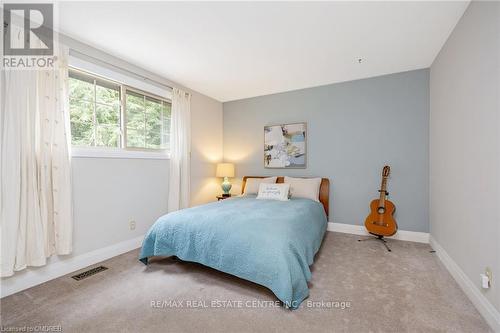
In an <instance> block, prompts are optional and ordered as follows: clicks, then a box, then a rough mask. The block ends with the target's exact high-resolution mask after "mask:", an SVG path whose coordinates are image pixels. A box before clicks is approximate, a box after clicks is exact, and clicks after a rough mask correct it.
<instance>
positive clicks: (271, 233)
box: [139, 197, 327, 309]
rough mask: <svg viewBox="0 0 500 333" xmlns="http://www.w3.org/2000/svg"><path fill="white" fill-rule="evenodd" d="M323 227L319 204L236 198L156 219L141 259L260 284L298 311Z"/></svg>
mask: <svg viewBox="0 0 500 333" xmlns="http://www.w3.org/2000/svg"><path fill="white" fill-rule="evenodd" d="M326 227H327V219H326V215H325V212H324V210H323V206H322V205H321V204H320V203H319V202H315V201H312V200H309V199H291V200H289V201H275V200H257V199H255V197H236V198H231V199H226V200H223V201H221V202H214V203H210V204H206V205H202V206H197V207H193V208H189V209H184V210H180V211H177V212H173V213H170V214H167V215H164V216H162V217H160V218H159V219H158V220H157V221H156V223H155V224H154V225H153V226H152V227H151V229H150V230H149V231H148V233H147V235H146V237H145V239H144V242H143V244H142V250H141V253H140V256H139V259H140V260H141V261H142V262H143V263H145V264H147V262H148V257H152V256H171V255H175V256H177V257H179V258H180V259H182V260H185V261H192V262H197V263H201V264H203V265H206V266H209V267H212V268H215V269H217V270H219V271H222V272H226V273H229V274H232V275H235V276H238V277H240V278H243V279H245V280H249V281H252V282H255V283H258V284H260V285H263V286H265V287H267V288H269V289H271V290H272V291H273V293H274V294H275V295H276V296H277V297H278V299H280V300H281V301H282V302H283V303H284V305H285V306H286V307H290V308H292V309H296V308H297V307H299V305H300V303H301V302H302V301H303V300H304V299H305V298H306V297H307V296H308V295H309V288H308V285H307V282H308V281H309V280H310V279H311V271H310V269H309V266H310V265H312V263H313V259H314V255H315V254H316V252H317V251H318V249H319V247H320V245H321V242H322V240H323V236H324V234H325V231H326Z"/></svg>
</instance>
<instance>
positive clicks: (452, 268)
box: [429, 236, 500, 333]
mask: <svg viewBox="0 0 500 333" xmlns="http://www.w3.org/2000/svg"><path fill="white" fill-rule="evenodd" d="M429 243H430V245H431V247H432V248H433V249H434V251H436V255H437V256H438V258H439V259H440V260H441V262H442V263H443V265H444V266H445V267H446V269H447V270H448V271H449V272H450V274H451V276H453V278H454V279H455V281H457V283H458V285H459V286H460V287H461V288H462V290H463V291H464V293H465V294H466V295H467V297H469V299H470V301H471V302H472V304H474V306H475V307H476V308H477V310H478V311H479V313H480V314H481V315H482V316H483V317H484V319H485V320H486V322H487V323H488V324H489V325H490V327H491V328H492V329H493V331H494V332H499V333H500V312H498V310H497V309H495V307H494V306H493V305H492V304H491V303H490V302H489V301H488V299H487V298H486V297H485V296H484V295H483V294H482V293H481V291H480V290H479V289H478V288H477V287H476V286H475V285H474V283H473V282H472V281H471V279H469V277H468V276H467V275H465V273H464V271H462V269H461V268H460V267H459V266H458V265H457V263H456V262H455V261H454V260H453V259H452V258H451V257H450V256H449V255H448V253H446V251H445V250H444V249H443V248H442V247H441V245H439V243H438V242H436V240H435V239H434V238H433V237H432V236H430V238H429Z"/></svg>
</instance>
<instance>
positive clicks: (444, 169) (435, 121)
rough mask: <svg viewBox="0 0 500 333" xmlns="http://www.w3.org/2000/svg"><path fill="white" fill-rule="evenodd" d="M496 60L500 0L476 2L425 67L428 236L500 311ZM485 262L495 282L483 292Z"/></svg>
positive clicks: (499, 65) (499, 66)
mask: <svg viewBox="0 0 500 333" xmlns="http://www.w3.org/2000/svg"><path fill="white" fill-rule="evenodd" d="M499 59H500V3H498V2H476V1H473V2H472V3H471V4H470V5H469V7H468V9H467V10H466V12H465V13H464V16H463V17H462V19H461V20H460V21H459V22H458V24H457V26H456V28H455V30H454V31H453V33H452V34H451V36H450V37H449V39H448V41H447V42H446V44H445V45H444V46H443V49H442V50H441V52H440V53H439V55H438V57H437V58H436V60H435V61H434V63H433V64H432V67H431V74H430V89H431V113H430V114H431V117H430V134H431V137H430V145H431V151H430V183H431V186H430V199H431V201H430V230H431V236H432V238H433V239H434V240H435V241H437V243H439V244H440V245H441V247H442V248H444V250H445V251H446V252H447V253H448V255H449V256H450V257H451V258H452V259H453V260H454V261H455V262H456V263H457V265H458V266H459V267H460V268H461V269H462V271H463V272H465V274H466V275H467V276H468V277H469V279H470V280H471V281H472V283H473V284H474V285H475V286H476V288H477V289H478V291H477V292H478V293H482V294H484V295H485V296H486V297H487V298H488V299H489V301H490V302H491V303H492V304H493V305H494V306H495V307H496V309H498V310H500V288H499V285H498V284H499V282H500V279H499V277H500V245H499V243H500V208H499V203H500V193H499V188H500V162H499V155H500V144H499V133H500V121H499V119H500V118H499V112H500V111H499V110H500V102H499V96H500V84H499V81H500V60H499ZM487 266H489V267H491V268H492V269H493V279H494V281H493V284H492V287H491V289H489V290H487V291H485V290H483V289H481V287H480V284H479V282H480V279H479V274H480V273H483V272H484V269H485V267H487ZM497 316H499V315H498V312H497ZM497 318H499V317H497ZM498 325H500V324H498ZM497 329H499V330H500V326H497Z"/></svg>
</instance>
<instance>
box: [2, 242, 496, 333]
mask: <svg viewBox="0 0 500 333" xmlns="http://www.w3.org/2000/svg"><path fill="white" fill-rule="evenodd" d="M357 239H358V237H356V236H353V235H346V234H339V233H327V236H326V238H325V240H324V242H323V246H322V248H321V250H320V253H319V254H318V256H317V258H316V262H315V264H314V266H313V278H312V281H311V285H310V289H311V294H310V297H309V298H308V299H307V300H306V303H307V301H314V302H321V301H323V302H324V304H325V306H324V307H321V308H307V307H306V303H303V304H304V307H302V308H301V309H299V310H295V311H290V310H286V309H283V308H280V307H272V305H274V303H273V301H275V300H276V298H275V297H274V296H273V294H272V293H271V292H270V291H268V290H267V289H266V288H264V287H260V286H258V285H255V284H253V283H250V282H246V281H243V280H241V279H238V278H235V277H231V276H229V275H227V274H223V273H220V272H217V271H215V270H212V269H209V268H206V267H203V266H201V265H198V264H192V263H185V262H180V261H177V260H174V259H172V258H167V259H163V260H159V261H155V262H154V263H152V264H150V266H148V267H146V266H144V265H143V264H142V263H140V262H138V261H137V260H136V257H137V254H138V252H137V251H132V252H129V253H126V254H124V255H121V256H118V257H115V258H113V259H111V260H108V261H106V262H104V263H103V264H104V265H105V266H107V267H109V270H107V271H104V272H101V273H99V274H97V275H95V276H92V277H89V278H87V279H85V280H83V281H74V280H73V279H71V278H70V276H65V277H61V278H59V279H56V280H53V281H50V282H47V283H44V284H42V285H39V286H37V287H34V288H31V289H29V290H26V291H24V292H21V293H18V294H15V295H12V296H9V297H7V298H4V299H2V300H1V316H2V318H1V321H2V322H1V324H2V326H3V327H4V329H5V328H6V327H12V326H36V325H61V327H62V331H63V332H140V331H144V332H159V331H161V332H264V331H266V332H279V331H286V332H369V331H370V332H475V333H477V332H488V331H489V328H488V326H487V324H486V323H485V321H484V320H483V319H482V317H481V316H480V315H479V313H478V312H477V311H476V309H475V308H474V306H473V305H472V304H471V303H470V301H469V300H468V299H467V298H466V296H465V295H464V293H463V292H462V291H461V290H460V288H459V287H458V285H457V284H456V283H455V282H454V280H453V278H452V277H451V276H450V275H449V274H448V272H447V271H446V269H445V268H444V267H443V266H442V264H441V263H440V262H439V260H438V259H437V258H436V256H435V254H433V253H430V250H431V249H430V247H429V246H428V245H425V244H418V243H410V242H401V241H389V242H390V245H391V247H392V249H393V252H392V253H389V252H386V250H385V249H384V248H383V246H382V245H381V244H380V243H378V242H374V241H368V242H357ZM158 301H159V303H158V306H160V307H153V306H152V305H151V303H152V302H158ZM173 301H176V302H177V303H174V302H173ZM180 301H183V303H182V307H178V308H173V307H172V306H174V305H178V306H181V304H179V303H180ZM188 301H191V304H190V305H188V303H187V302H188ZM256 301H266V302H267V303H264V302H261V304H260V305H267V307H265V308H263V307H260V308H259V307H253V306H257V305H259V304H257V303H256ZM329 301H330V302H332V303H330V304H328V303H326V302H329ZM202 302H204V303H202ZM212 302H219V303H217V305H220V306H222V305H225V306H230V305H233V308H231V309H227V308H226V309H223V308H220V307H219V308H217V307H208V308H195V307H194V306H197V305H199V306H201V305H207V306H210V305H211V304H212ZM334 302H350V303H345V304H344V306H342V303H339V304H337V303H334ZM155 304H157V303H155ZM316 305H319V304H316ZM347 305H350V306H349V307H347ZM189 306H190V307H189ZM328 306H330V307H328ZM238 307H239V308H238ZM342 307H343V309H342Z"/></svg>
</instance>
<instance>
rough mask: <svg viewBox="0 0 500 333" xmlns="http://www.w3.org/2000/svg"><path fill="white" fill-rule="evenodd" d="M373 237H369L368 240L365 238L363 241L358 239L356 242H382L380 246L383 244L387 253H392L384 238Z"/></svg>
mask: <svg viewBox="0 0 500 333" xmlns="http://www.w3.org/2000/svg"><path fill="white" fill-rule="evenodd" d="M373 236H375V237H376V238H375V237H370V238H365V239H358V242H364V241H367V240H379V241H381V242H382V244H384V246H385V248H386V249H387V251H389V252H392V250H391V248H390V247H389V245H387V241H386V240H385V239H384V236H379V235H373Z"/></svg>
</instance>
